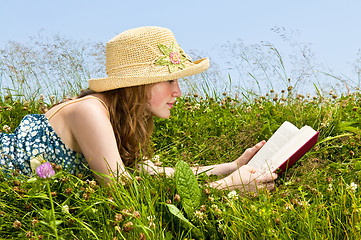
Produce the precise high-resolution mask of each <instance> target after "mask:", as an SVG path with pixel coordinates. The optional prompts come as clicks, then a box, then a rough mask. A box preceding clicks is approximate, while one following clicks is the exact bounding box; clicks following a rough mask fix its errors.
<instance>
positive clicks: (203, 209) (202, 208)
mask: <svg viewBox="0 0 361 240" xmlns="http://www.w3.org/2000/svg"><path fill="white" fill-rule="evenodd" d="M199 210H200V211H201V212H205V211H206V205H204V204H203V205H202V206H201V207H200V208H199Z"/></svg>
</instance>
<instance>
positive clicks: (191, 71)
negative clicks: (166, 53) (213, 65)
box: [88, 58, 209, 92]
mask: <svg viewBox="0 0 361 240" xmlns="http://www.w3.org/2000/svg"><path fill="white" fill-rule="evenodd" d="M159 67H161V68H165V69H167V71H163V73H160V72H159V71H158V72H157V73H153V74H148V75H144V76H110V77H105V78H97V79H89V81H88V82H89V88H90V89H91V90H93V91H95V92H104V91H109V90H113V89H117V88H124V87H133V86H139V85H146V84H152V83H157V82H164V81H169V80H175V79H178V78H182V77H187V76H192V75H195V74H198V73H201V72H204V71H205V70H207V69H208V68H209V59H208V58H203V59H200V60H197V61H194V62H192V65H191V66H188V67H186V68H184V69H182V70H177V71H175V72H172V73H170V72H169V71H168V67H167V66H159Z"/></svg>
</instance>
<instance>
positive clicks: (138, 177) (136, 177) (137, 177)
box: [134, 176, 142, 182]
mask: <svg viewBox="0 0 361 240" xmlns="http://www.w3.org/2000/svg"><path fill="white" fill-rule="evenodd" d="M134 178H135V180H137V181H138V182H140V181H142V177H140V176H135V177H134Z"/></svg>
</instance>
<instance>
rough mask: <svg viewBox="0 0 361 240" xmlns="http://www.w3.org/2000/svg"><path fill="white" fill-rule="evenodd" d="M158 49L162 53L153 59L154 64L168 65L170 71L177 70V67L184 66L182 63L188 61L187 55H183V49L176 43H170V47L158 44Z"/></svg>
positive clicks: (182, 67)
mask: <svg viewBox="0 0 361 240" xmlns="http://www.w3.org/2000/svg"><path fill="white" fill-rule="evenodd" d="M158 48H159V50H160V51H161V52H162V53H163V54H164V55H162V56H160V57H159V58H158V59H156V60H155V62H154V63H155V64H157V65H161V66H168V70H169V72H170V73H172V72H175V71H177V70H178V69H184V68H186V65H184V64H183V63H184V62H186V61H190V59H189V58H188V56H186V55H185V53H184V52H183V50H182V49H181V48H180V47H179V46H178V44H176V43H174V42H173V43H172V44H171V46H170V47H168V46H166V45H164V44H159V45H158Z"/></svg>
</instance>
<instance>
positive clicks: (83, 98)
mask: <svg viewBox="0 0 361 240" xmlns="http://www.w3.org/2000/svg"><path fill="white" fill-rule="evenodd" d="M89 98H94V99H97V100H99V101H100V102H101V103H102V104H103V105H104V107H105V109H106V110H107V113H108V117H109V109H108V107H107V105H106V104H105V102H104V101H103V100H101V99H100V98H97V97H94V96H85V97H82V98H78V99H75V100H72V101H69V102H66V103H65V104H64V105H63V106H61V107H59V108H58V109H56V110H55V111H54V112H53V113H52V114H51V115H50V116H49V117H48V120H50V119H51V118H52V117H53V116H54V115H55V114H56V113H57V112H59V111H60V110H61V109H63V108H64V107H66V106H68V105H70V104H72V103H76V102H80V101H83V100H85V99H89Z"/></svg>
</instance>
